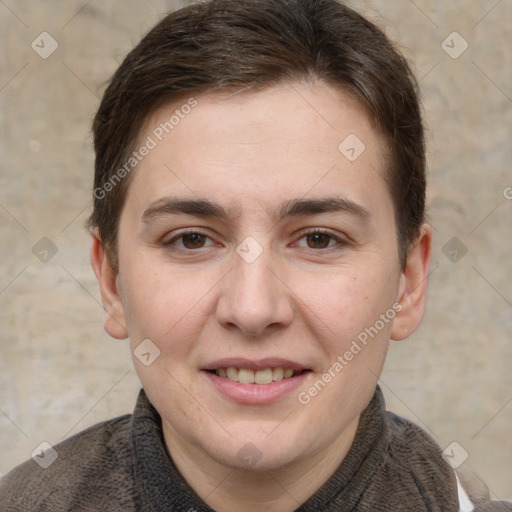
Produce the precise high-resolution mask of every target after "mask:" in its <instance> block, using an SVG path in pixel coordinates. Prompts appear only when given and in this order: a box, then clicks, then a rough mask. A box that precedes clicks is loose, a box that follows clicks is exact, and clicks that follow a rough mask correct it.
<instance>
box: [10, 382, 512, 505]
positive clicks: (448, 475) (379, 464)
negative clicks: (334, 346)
mask: <svg viewBox="0 0 512 512" xmlns="http://www.w3.org/2000/svg"><path fill="white" fill-rule="evenodd" d="M54 448H55V450H56V451H57V454H58V457H57V459H56V460H55V461H54V462H53V463H52V464H51V465H50V466H49V467H47V469H42V468H41V467H40V466H39V465H38V464H37V463H36V462H35V461H34V460H29V461H27V462H25V463H23V464H21V465H20V466H18V467H16V468H14V469H13V470H12V471H11V472H10V473H8V474H7V475H5V477H3V478H2V479H1V480H0V510H1V512H28V511H30V512H71V511H72V512H86V511H89V512H92V511H101V512H121V511H122V512H132V511H142V512H146V511H147V512H164V511H165V512H203V511H211V510H212V509H211V508H210V507H208V505H206V504H205V503H204V502H203V501H202V500H201V499H200V498H199V496H197V494H196V493H195V492H194V491H193V490H192V489H191V488H190V486H189V485H187V483H186V482H185V481H184V480H183V478H182V477H181V476H180V474H179V473H178V471H177V470H176V468H175V466H174V465H173V463H172V461H171V459H170V458H169V456H168V455H167V452H166V449H165V445H164V441H163V436H162V429H161V419H160V416H159V415H158V413H157V412H156V410H155V409H154V407H153V406H152V405H151V404H150V403H149V401H148V399H147V397H146V395H145V393H144V391H143V390H141V392H140V394H139V398H138V400H137V405H136V407H135V410H134V413H133V415H126V416H121V417H119V418H115V419H112V420H109V421H106V422H103V423H99V424H97V425H94V426H93V427H91V428H89V429H87V430H84V431H83V432H80V433H79V434H77V435H75V436H73V437H71V438H69V439H66V440H64V441H63V442H61V443H59V444H58V445H56V446H55V447H54ZM484 506H487V505H484ZM504 506H507V505H506V504H505V505H504ZM297 510H298V511H300V512H319V511H325V512H335V511H336V512H339V511H352V512H399V511H413V512H422V511H430V512H457V511H458V499H457V484H456V479H455V475H454V472H453V471H452V469H451V468H450V467H449V466H448V464H447V463H446V462H444V460H443V458H442V456H441V452H440V449H439V448H438V446H437V445H436V444H435V443H434V441H433V440H432V439H431V438H430V437H429V436H428V435H427V434H426V433H425V432H423V431H422V430H421V429H420V428H419V427H417V426H416V425H414V424H413V423H411V422H409V421H407V420H405V419H403V418H400V417H398V416H396V415H394V414H392V413H387V412H386V411H385V404H384V398H383V396H382V393H381V391H380V389H379V388H377V389H376V391H375V395H374V397H373V399H372V401H371V402H370V404H369V406H368V407H367V408H366V410H365V411H364V412H363V414H362V417H361V421H360V425H359V429H358V432H357V435H356V438H355V440H354V443H353V445H352V447H351V449H350V451H349V453H348V454H347V456H346V458H345V460H344V461H343V463H342V464H341V466H340V467H339V468H338V470H337V471H336V472H335V474H334V475H333V476H332V477H331V479H330V480H329V481H328V482H327V483H326V484H325V485H324V486H323V487H322V488H321V489H320V490H318V492H317V493H315V494H314V495H313V496H312V497H311V498H310V499H309V500H308V501H307V502H306V503H304V504H303V505H302V506H300V507H299V508H298V509H297ZM476 510H478V509H476ZM481 510H493V509H483V508H482V509H481ZM496 510H512V505H510V508H503V509H496Z"/></svg>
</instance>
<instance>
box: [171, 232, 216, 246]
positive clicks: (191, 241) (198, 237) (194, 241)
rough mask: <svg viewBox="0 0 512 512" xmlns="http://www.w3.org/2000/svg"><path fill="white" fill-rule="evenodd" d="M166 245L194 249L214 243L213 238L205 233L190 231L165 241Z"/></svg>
mask: <svg viewBox="0 0 512 512" xmlns="http://www.w3.org/2000/svg"><path fill="white" fill-rule="evenodd" d="M163 245H164V246H165V247H172V246H175V247H176V248H177V249H184V250H194V249H202V248H203V247H208V246H211V245H214V242H213V240H211V238H210V237H208V236H207V235H205V234H203V233H199V232H197V231H188V232H186V233H180V234H179V235H177V236H175V237H174V238H172V239H171V240H169V241H166V242H164V243H163Z"/></svg>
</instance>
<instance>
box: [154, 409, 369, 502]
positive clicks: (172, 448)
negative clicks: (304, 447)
mask: <svg viewBox="0 0 512 512" xmlns="http://www.w3.org/2000/svg"><path fill="white" fill-rule="evenodd" d="M358 421H359V418H356V420H354V421H353V422H352V423H351V424H349V425H348V426H347V428H346V429H345V430H344V431H343V433H342V435H340V436H339V437H338V438H336V439H335V440H334V441H333V442H332V443H330V444H329V445H327V446H326V447H324V448H323V449H322V450H321V451H319V452H317V453H314V454H313V455H311V456H309V457H306V458H302V459H298V460H294V461H293V462H290V463H289V464H286V465H284V466H282V467H278V468H275V469H268V470H259V471H256V470H247V469H239V468H235V467H230V466H227V465H225V464H222V463H220V462H218V461H217V460H215V459H213V458H212V457H211V456H210V455H209V454H207V453H205V452H204V451H203V450H202V449H201V448H198V447H197V446H195V445H193V444H191V443H189V442H188V441H187V440H185V439H183V438H180V437H179V436H178V435H177V434H176V433H175V432H173V431H172V430H171V429H170V428H168V426H166V425H165V424H164V429H163V430H164V438H165V443H166V446H167V450H168V453H170V454H172V459H173V462H174V464H175V466H176V467H177V469H178V471H179V472H180V474H181V475H182V477H183V478H184V479H185V480H186V481H187V483H188V484H189V485H190V487H192V489H193V490H194V491H195V492H196V494H197V495H198V496H199V497H201V499H202V500H203V501H204V502H205V503H206V504H207V505H209V506H210V507H212V508H213V509H214V510H216V511H218V512H239V511H240V510H244V512H257V511H260V510H262V509H265V510H266V511H268V512H293V511H294V510H296V509H297V508H298V507H299V506H300V505H301V504H303V503H304V502H306V501H307V500H308V499H309V498H310V497H311V496H313V494H315V492H316V491H318V489H320V488H321V487H322V485H324V484H325V483H326V482H327V481H328V480H329V478H330V477H331V476H332V475H333V474H334V473H335V471H336V470H337V469H338V467H339V465H340V464H341V462H342V461H343V459H344V458H345V456H346V454H347V452H348V450H349V449H350V446H351V445H352V442H353V440H354V437H355V434H356V430H357V425H358Z"/></svg>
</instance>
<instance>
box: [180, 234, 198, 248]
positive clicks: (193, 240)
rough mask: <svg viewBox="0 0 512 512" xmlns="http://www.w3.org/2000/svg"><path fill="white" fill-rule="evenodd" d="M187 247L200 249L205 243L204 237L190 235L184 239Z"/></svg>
mask: <svg viewBox="0 0 512 512" xmlns="http://www.w3.org/2000/svg"><path fill="white" fill-rule="evenodd" d="M184 242H185V246H187V247H189V248H190V247H199V246H201V245H202V242H203V235H201V234H199V233H192V234H190V235H187V236H186V237H185V239H184Z"/></svg>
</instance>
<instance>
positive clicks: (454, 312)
mask: <svg viewBox="0 0 512 512" xmlns="http://www.w3.org/2000/svg"><path fill="white" fill-rule="evenodd" d="M354 4H355V5H356V7H357V8H358V9H359V10H360V11H361V12H364V13H366V14H367V15H369V16H370V17H371V18H372V19H374V20H376V21H377V22H378V23H379V24H380V25H381V26H383V27H385V30H386V32H387V33H388V34H389V35H390V36H391V37H392V38H393V39H395V40H396V41H398V43H399V45H400V46H401V47H402V48H403V50H404V52H405V53H406V55H407V56H408V57H410V58H411V59H412V60H413V62H414V69H415V71H416V73H417V76H418V77H419V78H420V79H421V87H422V90H423V94H424V104H425V111H426V119H427V122H428V125H429V162H430V171H429V172H430V190H429V202H430V217H431V221H432V223H433V226H434V228H435V233H436V239H435V248H434V258H433V265H432V273H431V276H430V289H429V306H428V311H427V314H426V318H425V321H424V323H423V326H422V327H421V329H420V330H419V331H418V332H417V333H416V334H415V335H414V336H413V337H412V338H411V339H410V340H408V341H407V342H401V343H396V344H393V345H392V347H391V350H390V354H389V359H388V362H387V366H386V369H385V371H384V374H383V375H382V379H381V385H382V387H383V389H384V392H385V395H386V397H387V400H388V407H389V408H390V409H392V410H394V411H397V412H398V413H399V414H402V415H404V416H407V417H409V418H411V419H413V420H414V421H416V422H418V423H419V424H420V425H422V426H423V427H424V428H426V429H427V430H428V431H429V432H430V434H431V435H433V436H434V437H435V438H436V439H437V441H438V442H439V443H440V445H441V446H442V447H443V448H444V447H446V446H448V445H449V444H450V443H452V442H453V441H456V442H457V443H459V445H460V447H459V445H456V446H455V451H456V452H457V451H458V452H457V453H462V454H464V452H462V450H465V451H467V453H468V458H467V460H466V461H465V464H466V465H467V466H470V467H471V468H473V469H474V470H475V471H476V472H477V473H478V474H479V475H480V476H481V477H482V478H483V479H484V480H485V481H486V482H487V483H488V485H489V487H490V488H491V490H492V492H493V495H494V496H496V497H501V498H512V441H511V427H512V371H511V368H512V340H511V337H510V333H511V332H512V279H511V278H510V275H511V257H510V255H511V250H512V236H511V227H512V200H507V198H506V197H505V195H508V196H509V197H511V196H512V189H508V188H507V187H512V172H511V167H510V166H511V162H512V144H511V135H512V128H511V127H512V80H511V77H512V52H511V49H512V48H511V41H512V39H511V38H512V1H511V0H501V1H498V0H480V1H476V0H473V1H464V2H446V1H445V0H414V2H413V1H412V0H397V1H395V2H389V1H385V0H373V1H362V2H354ZM176 5H179V3H178V2H173V1H167V2H166V1H164V0H159V1H152V2H149V1H147V2H143V1H136V0H133V1H121V0H105V1H99V0H92V1H89V2H84V1H83V0H78V1H66V2H63V1H57V0H46V1H40V2H31V1H28V0H18V1H16V0H3V1H0V34H1V44H2V47H1V51H0V59H1V65H0V151H1V155H2V158H1V159H0V240H1V244H0V264H1V270H0V332H1V336H0V343H1V349H2V350H1V358H0V474H1V473H5V472H7V471H8V470H9V469H10V468H11V467H12V466H13V465H14V464H16V463H18V462H20V461H21V460H24V459H26V458H27V457H29V456H30V454H31V452H32V451H33V450H34V449H35V448H36V447H37V446H38V445H39V443H41V442H42V441H48V442H50V443H52V444H54V443H56V442H58V441H60V440H61V439H62V438H63V437H65V436H68V435H70V434H72V433H75V432H77V431H79V430H81V429H83V428H85V427H87V426H89V425H91V424H93V423H95V422H97V421H100V420H103V419H107V418H109V417H112V416H114V415H117V414H121V413H125V412H130V411H131V410H132V408H133V405H134V400H135V397H136V394H137V390H138V387H139V383H138V380H137V377H136V375H135V372H134V370H133V369H132V362H131V358H130V354H129V349H128V344H127V342H118V341H114V340H112V339H110V338H109V337H108V336H107V335H106V334H105V333H104V332H103V329H102V323H101V317H102V310H101V307H100V303H99V293H98V288H97V285H96V283H95V280H94V276H93V273H92V271H91V269H90V266H89V260H88V248H89V240H88V236H87V234H86V232H85V231H84V229H83V223H84V221H85V219H86V217H87V214H88V212H89V208H90V199H91V183H92V166H93V154H92V151H91V138H90V131H89V125H90V121H91V118H92V116H93V114H94V111H95V109H96V107H97V105H98V101H99V100H98V98H99V95H100V92H101V90H102V87H103V84H104V82H105V81H106V80H107V78H108V77H109V76H110V75H111V73H112V72H113V70H114V69H115V67H116V66H117V65H118V64H119V63H120V60H121V58H122V57H123V55H124V54H125V53H126V52H127V51H128V50H129V49H130V48H131V47H132V46H133V45H134V44H135V43H136V42H137V41H138V39H139V38H140V36H141V35H142V34H143V33H144V32H145V31H146V30H148V29H149V28H150V27H151V26H152V25H153V24H154V23H155V22H156V20H158V19H159V18H160V17H161V16H162V14H163V13H165V12H166V11H167V10H168V9H170V8H172V7H175V6H176ZM462 6H464V7H463V8H462ZM43 31H47V32H48V33H50V34H51V36H52V37H53V38H54V39H55V40H56V41H57V43H58V48H57V50H56V51H55V52H54V53H53V54H52V55H51V56H49V57H48V58H46V59H43V58H41V57H40V56H39V55H38V54H37V53H36V52H35V51H34V50H33V49H32V48H31V43H32V41H33V40H36V43H37V41H40V38H37V36H39V34H40V33H41V32H43ZM454 31H456V32H458V33H459V34H460V35H461V36H462V37H463V38H464V40H465V41H467V43H468V44H469V47H468V49H467V50H466V51H465V52H464V53H463V54H462V55H460V57H458V58H456V59H454V58H452V57H451V56H450V55H448V54H447V53H446V51H444V50H443V47H442V42H443V41H444V40H445V39H446V38H447V36H449V35H450V34H452V32H454ZM45 37H47V36H45ZM36 38H37V39H36ZM45 41H46V44H45V48H46V51H47V50H48V49H49V48H50V44H49V40H48V39H46V40H45ZM462 44H463V41H462V40H461V39H458V36H453V35H452V36H450V37H449V38H448V39H447V42H446V43H445V45H444V46H445V48H446V45H448V48H446V49H447V50H448V51H450V52H451V53H452V55H453V54H455V53H458V52H459V51H460V50H461V49H462V48H463V46H462ZM449 47H452V48H449ZM39 50H40V51H42V50H43V49H42V48H40V49H39ZM507 191H508V194H507ZM42 237H47V238H48V239H50V240H51V242H52V244H54V246H55V248H56V249H57V253H56V254H55V255H52V252H51V247H53V246H50V245H49V244H48V242H47V241H43V242H39V244H40V245H38V246H36V250H34V251H33V247H34V245H35V244H36V243H38V241H39V240H40V239H41V238H42ZM452 237H457V238H458V239H459V241H460V242H458V243H459V246H460V247H462V246H461V245H460V244H463V246H464V247H466V248H467V253H466V254H465V255H464V256H463V257H462V258H461V259H460V260H459V261H458V262H452V261H451V260H450V258H451V259H457V258H460V256H461V255H462V252H461V250H460V247H459V248H457V247H456V246H455V245H448V246H445V244H447V242H449V240H450V239H452ZM452 244H453V242H452ZM41 248H42V249H41ZM443 248H444V252H443ZM44 249H46V250H48V249H50V252H49V253H48V255H47V258H49V261H47V262H46V263H45V262H44V261H40V259H39V258H38V257H37V255H35V254H34V253H33V252H36V253H37V252H38V251H41V250H44ZM445 253H446V255H445ZM42 256H43V254H41V253H40V254H39V257H42Z"/></svg>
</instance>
